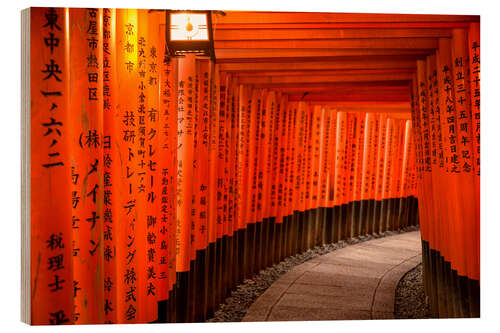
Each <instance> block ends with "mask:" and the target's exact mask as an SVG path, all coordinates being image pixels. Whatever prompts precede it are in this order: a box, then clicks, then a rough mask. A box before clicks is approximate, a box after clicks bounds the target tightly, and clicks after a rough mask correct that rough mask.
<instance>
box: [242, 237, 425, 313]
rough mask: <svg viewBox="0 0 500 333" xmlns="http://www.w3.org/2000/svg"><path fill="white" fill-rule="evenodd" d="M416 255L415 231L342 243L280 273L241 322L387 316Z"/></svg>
mask: <svg viewBox="0 0 500 333" xmlns="http://www.w3.org/2000/svg"><path fill="white" fill-rule="evenodd" d="M421 260H422V258H421V243H420V233H419V232H418V231H413V232H408V233H404V234H399V235H395V236H389V237H384V238H379V239H375V240H371V241H367V242H363V243H359V244H355V245H352V246H347V247H345V248H342V249H339V250H336V251H333V252H331V253H328V254H325V255H323V256H321V257H318V258H315V259H312V260H310V261H307V262H305V263H303V264H301V265H299V266H297V267H295V268H293V269H292V270H291V271H290V272H288V273H286V274H284V275H283V276H282V277H281V278H280V279H279V280H277V281H276V282H274V283H273V284H272V285H271V287H269V289H268V290H267V291H266V292H265V293H264V294H262V296H260V297H259V298H258V299H257V300H256V301H255V303H253V304H252V306H251V307H250V308H249V309H248V311H247V313H246V316H245V317H244V318H243V321H291V320H295V321H307V320H362V319H393V318H394V297H395V291H396V287H397V285H398V282H399V280H400V279H401V277H402V276H403V275H404V274H405V273H406V272H408V271H409V270H411V269H412V268H414V267H415V266H417V265H418V264H419V263H420V262H421Z"/></svg>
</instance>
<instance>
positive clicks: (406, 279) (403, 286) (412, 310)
mask: <svg viewBox="0 0 500 333" xmlns="http://www.w3.org/2000/svg"><path fill="white" fill-rule="evenodd" d="M425 297H426V296H425V293H424V284H423V279H422V264H420V265H418V266H417V267H415V268H414V269H412V270H411V271H409V272H408V273H406V274H405V276H403V277H402V278H401V280H400V281H399V284H398V287H397V288H396V299H395V302H394V316H395V318H396V319H427V318H433V316H432V313H431V311H430V308H429V305H428V304H426V302H425Z"/></svg>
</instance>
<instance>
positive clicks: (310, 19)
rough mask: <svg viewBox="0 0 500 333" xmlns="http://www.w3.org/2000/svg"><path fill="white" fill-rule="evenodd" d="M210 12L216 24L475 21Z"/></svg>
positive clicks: (470, 18) (420, 16) (422, 16)
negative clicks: (217, 13) (215, 13)
mask: <svg viewBox="0 0 500 333" xmlns="http://www.w3.org/2000/svg"><path fill="white" fill-rule="evenodd" d="M225 14H226V15H214V22H215V23H216V24H219V23H222V24H228V23H233V24H234V23H268V24H269V23H330V22H331V23H388V22H390V23H414V22H421V23H424V22H425V23H442V22H448V23H450V22H478V21H479V16H478V15H433V14H365V13H322V12H264V11H263V12H258V11H245V12H243V11H226V12H225Z"/></svg>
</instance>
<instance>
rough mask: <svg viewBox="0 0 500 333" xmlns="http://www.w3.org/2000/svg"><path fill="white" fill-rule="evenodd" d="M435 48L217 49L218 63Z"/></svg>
mask: <svg viewBox="0 0 500 333" xmlns="http://www.w3.org/2000/svg"><path fill="white" fill-rule="evenodd" d="M432 52H434V49H378V48H372V49H366V48H361V49H302V48H297V49H273V48H269V49H265V48H264V49H216V50H215V54H216V57H217V62H218V63H225V62H262V61H268V62H270V61H278V62H283V61H296V60H298V61H301V60H313V59H319V60H321V61H328V60H333V59H334V58H335V57H356V56H399V55H414V56H425V55H428V54H431V53H432Z"/></svg>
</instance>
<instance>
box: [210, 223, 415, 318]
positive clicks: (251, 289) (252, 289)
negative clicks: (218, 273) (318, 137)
mask: <svg viewBox="0 0 500 333" xmlns="http://www.w3.org/2000/svg"><path fill="white" fill-rule="evenodd" d="M415 230H418V227H409V228H405V229H402V230H400V231H387V232H385V233H383V234H380V235H375V236H372V235H368V236H359V237H356V238H352V239H349V240H347V241H340V242H338V243H334V244H326V245H323V246H317V247H315V248H313V249H310V250H307V251H306V252H304V253H300V254H297V255H295V256H291V257H288V258H286V259H285V260H283V261H282V262H280V263H278V264H276V265H274V266H272V267H268V268H267V269H265V270H262V271H260V273H259V274H257V275H255V276H254V277H253V278H252V279H247V280H245V281H243V283H242V284H240V285H239V286H238V287H237V288H236V289H235V290H234V291H233V292H232V293H231V296H230V297H228V298H226V300H225V302H224V304H221V306H220V308H219V309H218V311H217V312H216V313H215V314H214V317H213V318H211V319H209V320H207V321H208V322H238V321H241V320H242V319H243V317H244V316H245V314H246V311H247V309H248V308H249V307H250V305H252V303H253V302H254V301H255V300H256V299H257V298H258V297H259V296H260V295H262V294H263V293H264V292H265V291H266V289H267V288H269V286H270V285H271V284H272V283H273V282H274V281H276V280H278V279H279V278H280V276H281V275H283V274H285V273H286V272H288V271H289V270H290V269H292V268H293V267H294V266H297V265H300V264H302V263H304V262H306V261H308V260H310V259H313V258H316V257H319V256H321V255H323V254H326V253H329V252H332V251H335V250H337V249H341V248H343V247H346V246H348V245H352V244H357V243H361V242H366V241H369V240H372V239H376V238H381V237H385V236H391V235H397V234H400V233H404V232H409V231H415Z"/></svg>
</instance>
